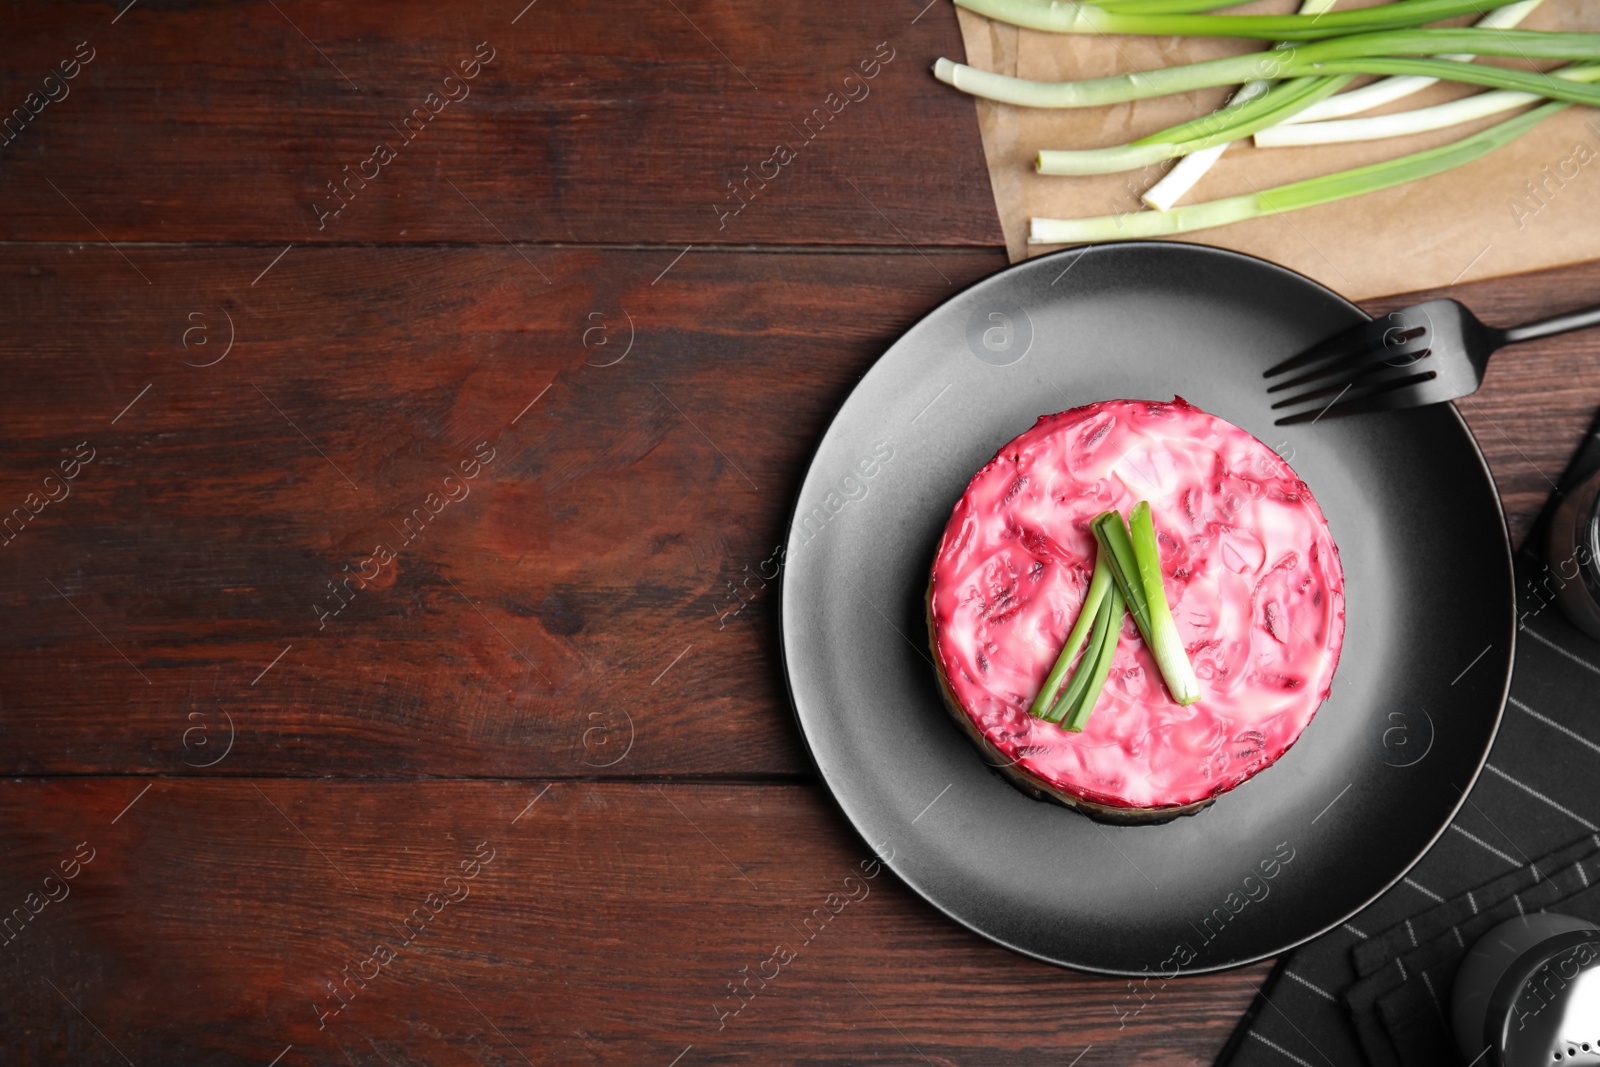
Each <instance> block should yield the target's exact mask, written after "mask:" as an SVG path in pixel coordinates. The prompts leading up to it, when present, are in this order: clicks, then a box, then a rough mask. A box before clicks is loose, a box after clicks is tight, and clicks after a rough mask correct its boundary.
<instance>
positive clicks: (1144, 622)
mask: <svg viewBox="0 0 1600 1067" xmlns="http://www.w3.org/2000/svg"><path fill="white" fill-rule="evenodd" d="M1089 528H1090V529H1091V530H1093V531H1094V537H1095V540H1096V541H1099V542H1100V553H1101V555H1103V556H1105V557H1106V563H1107V565H1108V566H1110V568H1111V577H1112V578H1114V579H1116V583H1117V588H1118V589H1119V590H1121V592H1122V599H1124V600H1126V601H1127V602H1128V611H1130V612H1131V613H1132V614H1133V623H1134V625H1135V626H1137V627H1139V633H1141V634H1148V633H1149V632H1150V606H1149V604H1148V603H1147V602H1146V601H1145V596H1144V585H1143V584H1142V583H1140V581H1139V563H1138V560H1136V559H1135V558H1134V555H1133V539H1132V538H1131V537H1129V536H1128V524H1127V523H1126V522H1124V521H1123V520H1122V516H1121V515H1118V514H1117V513H1116V512H1115V511H1103V512H1101V513H1100V514H1099V515H1096V516H1095V517H1094V521H1093V522H1091V523H1090V524H1089ZM1147 640H1148V638H1147Z"/></svg>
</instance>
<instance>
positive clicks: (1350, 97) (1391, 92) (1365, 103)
mask: <svg viewBox="0 0 1600 1067" xmlns="http://www.w3.org/2000/svg"><path fill="white" fill-rule="evenodd" d="M1543 2H1544V0H1521V2H1520V3H1516V4H1511V5H1510V6H1508V7H1501V8H1496V9H1495V10H1493V11H1491V12H1489V13H1488V14H1487V15H1485V16H1483V18H1481V19H1479V20H1478V22H1477V26H1478V28H1479V29H1485V30H1489V29H1501V30H1509V29H1511V28H1512V27H1513V26H1516V25H1518V24H1519V23H1521V22H1522V20H1523V19H1525V18H1527V17H1528V16H1529V15H1531V14H1533V11H1534V9H1535V8H1537V7H1538V6H1539V5H1540V4H1542V3H1543ZM1436 58H1438V59H1459V60H1461V61H1462V62H1467V61H1469V60H1471V59H1472V55H1471V54H1470V53H1467V54H1463V53H1455V54H1448V55H1441V56H1438V57H1436ZM1436 81H1438V79H1437V78H1422V77H1416V76H1411V75H1402V76H1398V77H1390V78H1383V79H1381V80H1379V81H1375V82H1373V83H1372V84H1371V85H1363V86H1362V87H1361V88H1359V89H1352V90H1350V91H1349V92H1348V93H1340V94H1339V95H1338V96H1335V97H1330V98H1329V99H1327V100H1324V101H1322V102H1321V103H1319V104H1313V105H1312V106H1311V107H1309V108H1307V109H1306V110H1305V111H1303V112H1301V113H1300V114H1298V115H1296V116H1295V117H1294V118H1292V119H1289V121H1290V122H1292V123H1299V122H1322V121H1324V120H1325V119H1342V118H1344V117H1345V116H1347V115H1359V114H1360V113H1361V112H1363V111H1371V110H1372V109H1373V108H1378V107H1382V106H1383V105H1385V104H1392V103H1394V102H1395V101H1396V100H1399V99H1401V98H1403V97H1406V96H1410V95H1411V94H1412V93H1415V92H1417V91H1418V90H1420V89H1426V88H1427V87H1428V86H1430V85H1432V84H1434V83H1435V82H1436Z"/></svg>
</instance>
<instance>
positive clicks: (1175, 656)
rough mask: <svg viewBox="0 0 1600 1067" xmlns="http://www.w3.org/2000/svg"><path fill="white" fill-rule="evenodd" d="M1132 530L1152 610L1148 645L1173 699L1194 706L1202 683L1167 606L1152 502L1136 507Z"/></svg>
mask: <svg viewBox="0 0 1600 1067" xmlns="http://www.w3.org/2000/svg"><path fill="white" fill-rule="evenodd" d="M1129 527H1130V529H1129V532H1130V533H1131V534H1132V537H1133V556H1134V559H1135V560H1136V561H1137V563H1138V567H1139V581H1140V583H1141V584H1142V585H1143V586H1144V595H1145V599H1146V601H1147V602H1148V605H1149V609H1150V629H1149V630H1148V631H1146V632H1145V638H1144V639H1145V642H1146V643H1147V644H1148V645H1149V646H1150V651H1151V652H1152V653H1154V654H1155V657H1156V664H1157V665H1158V666H1159V667H1160V668H1161V677H1162V678H1163V679H1165V680H1166V683H1167V689H1168V691H1169V692H1171V693H1172V699H1173V700H1176V701H1177V702H1178V703H1179V704H1193V703H1194V702H1195V701H1196V700H1199V699H1200V681H1199V679H1197V678H1196V677H1195V676H1194V668H1193V667H1192V666H1190V664H1189V655H1188V653H1186V652H1185V651H1184V648H1183V641H1182V640H1181V639H1180V638H1179V637H1178V627H1177V625H1176V624H1175V623H1174V622H1173V621H1172V609H1171V607H1169V606H1168V604H1167V591H1166V586H1165V583H1164V582H1163V581H1162V578H1161V550H1160V548H1159V547H1158V546H1157V544H1156V527H1155V523H1154V521H1153V520H1152V519H1151V518H1150V502H1149V501H1148V500H1141V501H1139V503H1137V504H1135V505H1134V507H1133V512H1132V514H1131V515H1130V516H1129ZM1129 577H1132V576H1131V575H1130V576H1129Z"/></svg>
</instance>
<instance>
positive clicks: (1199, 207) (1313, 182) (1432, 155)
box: [1028, 101, 1571, 244]
mask: <svg viewBox="0 0 1600 1067" xmlns="http://www.w3.org/2000/svg"><path fill="white" fill-rule="evenodd" d="M1570 106H1571V105H1570V104H1568V103H1565V102H1562V101H1555V102H1552V103H1548V104H1545V105H1543V106H1541V107H1537V108H1534V109H1533V110H1531V111H1528V112H1526V113H1525V114H1522V115H1518V116H1516V117H1515V118H1511V119H1507V120H1506V121H1505V122H1502V123H1499V124H1497V125H1494V126H1490V127H1489V128H1488V129H1486V130H1480V131H1478V132H1477V133H1474V134H1472V135H1471V136H1468V137H1464V138H1462V139H1461V140H1459V141H1455V142H1452V143H1450V144H1447V145H1440V146H1439V147H1438V148H1430V149H1427V150H1426V151H1422V152H1414V153H1412V154H1411V155H1408V156H1401V157H1399V158H1398V159H1390V160H1385V161H1383V162H1381V163H1373V164H1370V165H1368V166H1365V167H1355V168H1353V169H1351V170H1343V171H1339V172H1337V173H1334V174H1326V175H1323V176H1321V177H1317V178H1308V179H1306V180H1305V181H1298V182H1291V183H1290V184H1288V185H1280V186H1277V187H1275V188H1272V189H1267V190H1264V191H1262V192H1258V193H1247V194H1245V195H1243V196H1230V197H1227V198H1225V199H1222V200H1212V201H1208V202H1206V203H1201V204H1185V205H1183V206H1181V207H1175V208H1173V209H1172V210H1170V211H1134V212H1128V213H1126V214H1122V215H1101V216H1097V217H1093V218H1081V219H1046V218H1035V219H1034V220H1033V225H1032V231H1031V233H1030V234H1029V236H1028V242H1029V243H1030V244H1086V243H1093V242H1098V241H1120V240H1125V239H1127V238H1130V237H1164V236H1168V235H1170V234H1178V233H1192V232H1194V231H1196V230H1204V229H1209V228H1211V227H1213V226H1226V225H1229V224H1230V223H1234V222H1242V221H1244V220H1245V219H1254V218H1260V217H1263V216H1266V215H1278V214H1282V213H1283V212H1286V211H1295V210H1297V209H1299V208H1306V207H1314V206H1316V205H1318V204H1327V203H1331V202H1332V201H1335V200H1343V199H1346V198H1347V197H1352V196H1360V195H1361V194H1363V193H1370V192H1376V191H1377V190H1379V189H1388V188H1390V187H1392V186H1396V185H1404V184H1405V183H1407V182H1412V181H1416V180H1417V179H1419V178H1427V177H1431V176H1432V175H1435V174H1442V173H1444V172H1445V171H1447V170H1451V169H1453V168H1455V167H1459V166H1462V165H1463V164H1466V163H1471V162H1472V161H1473V160H1475V159H1478V158H1480V157H1481V156H1485V155H1487V154H1488V153H1490V152H1492V151H1494V150H1495V149H1496V148H1499V147H1500V146H1501V145H1505V144H1509V143H1510V142H1512V141H1514V140H1516V139H1517V138H1518V137H1520V136H1522V135H1523V134H1524V133H1526V132H1528V131H1529V130H1531V129H1533V127H1535V126H1537V125H1538V124H1539V123H1541V122H1543V121H1544V120H1545V119H1547V118H1549V117H1550V116H1551V115H1554V114H1556V113H1557V112H1560V111H1564V110H1566V109H1567V108H1568V107H1570Z"/></svg>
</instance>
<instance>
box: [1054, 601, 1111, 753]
mask: <svg viewBox="0 0 1600 1067" xmlns="http://www.w3.org/2000/svg"><path fill="white" fill-rule="evenodd" d="M1106 607H1107V609H1108V611H1107V616H1106V627H1105V633H1104V634H1103V635H1102V637H1101V641H1100V648H1099V650H1098V654H1097V655H1096V656H1095V660H1094V667H1093V669H1092V670H1091V669H1090V667H1089V664H1087V663H1085V664H1084V665H1083V666H1081V667H1079V668H1078V674H1079V675H1081V676H1086V677H1087V678H1088V683H1087V684H1086V685H1085V686H1084V689H1083V692H1082V693H1081V694H1079V696H1078V699H1077V702H1076V703H1075V704H1073V705H1072V707H1070V708H1067V709H1065V711H1066V720H1067V721H1066V722H1065V724H1063V727H1062V728H1063V729H1065V730H1067V731H1068V732H1070V733H1080V732H1081V731H1082V730H1083V727H1084V724H1085V723H1087V722H1088V721H1089V713H1090V712H1092V711H1093V710H1094V706H1095V703H1096V702H1097V701H1098V700H1099V699H1100V691H1101V690H1102V689H1104V688H1105V685H1106V676H1107V675H1109V674H1110V673H1111V660H1112V658H1113V657H1114V656H1116V654H1117V638H1118V637H1120V636H1121V635H1122V615H1123V600H1122V593H1121V591H1120V590H1118V589H1117V588H1116V587H1115V586H1113V587H1112V589H1111V593H1110V595H1108V596H1107V597H1106ZM1073 681H1074V682H1076V681H1077V678H1074V679H1073ZM1069 688H1070V687H1069Z"/></svg>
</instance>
